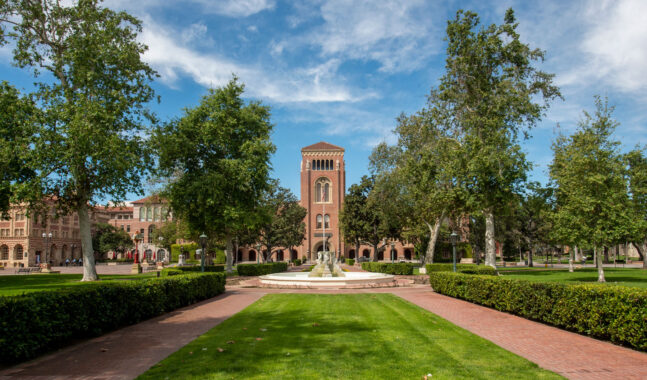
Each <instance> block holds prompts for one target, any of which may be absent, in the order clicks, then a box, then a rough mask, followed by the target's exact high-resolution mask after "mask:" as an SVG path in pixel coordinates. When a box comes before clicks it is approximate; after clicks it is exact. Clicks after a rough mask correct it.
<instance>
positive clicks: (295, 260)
mask: <svg viewBox="0 0 647 380" xmlns="http://www.w3.org/2000/svg"><path fill="white" fill-rule="evenodd" d="M292 263H293V264H294V265H295V266H297V267H298V266H299V265H301V260H300V259H294V260H292Z"/></svg>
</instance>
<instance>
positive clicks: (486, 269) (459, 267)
mask: <svg viewBox="0 0 647 380" xmlns="http://www.w3.org/2000/svg"><path fill="white" fill-rule="evenodd" d="M425 267H426V269H427V273H431V272H453V271H454V266H453V264H427V265H426V266H425ZM456 271H457V272H458V273H464V274H482V275H489V276H496V275H497V271H496V269H494V268H492V267H490V266H482V265H473V264H456Z"/></svg>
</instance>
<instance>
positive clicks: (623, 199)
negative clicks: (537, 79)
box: [550, 97, 631, 282]
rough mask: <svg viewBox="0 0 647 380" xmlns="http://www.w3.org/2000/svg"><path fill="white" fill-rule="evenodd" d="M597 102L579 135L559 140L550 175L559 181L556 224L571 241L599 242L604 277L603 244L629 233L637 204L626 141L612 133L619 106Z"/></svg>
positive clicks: (600, 278)
mask: <svg viewBox="0 0 647 380" xmlns="http://www.w3.org/2000/svg"><path fill="white" fill-rule="evenodd" d="M595 105H596V111H595V114H594V115H591V114H589V113H588V112H586V111H585V112H584V119H583V120H582V121H581V122H580V123H579V126H578V130H577V131H576V132H575V133H574V134H573V135H571V136H568V137H566V136H560V137H559V138H557V140H556V141H555V142H554V143H553V152H554V158H553V162H552V163H551V165H550V177H551V180H552V181H553V183H554V186H555V202H556V207H555V216H554V228H555V230H556V231H557V233H559V234H560V235H561V238H562V239H563V241H564V242H565V243H567V244H569V245H571V246H575V245H579V246H581V245H583V244H590V245H592V246H593V249H594V252H595V253H596V254H595V256H596V264H597V266H598V281H599V282H604V281H605V279H604V269H603V267H602V256H601V255H600V254H599V252H598V249H599V248H600V247H604V246H610V245H613V244H617V243H620V242H621V241H622V240H623V238H625V237H626V236H627V235H628V229H627V226H628V225H629V224H630V223H629V218H630V215H629V214H628V213H627V210H630V209H631V207H630V204H629V199H628V195H627V181H626V178H625V166H624V157H623V156H622V155H621V154H620V153H619V151H618V147H619V145H620V143H619V142H618V141H614V140H612V139H611V135H612V133H613V131H614V130H615V128H616V126H617V125H618V123H617V122H616V121H615V120H613V119H612V117H611V114H612V112H613V107H610V106H609V105H608V102H607V101H606V100H605V101H602V99H600V97H596V98H595Z"/></svg>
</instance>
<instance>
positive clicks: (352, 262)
mask: <svg viewBox="0 0 647 380" xmlns="http://www.w3.org/2000/svg"><path fill="white" fill-rule="evenodd" d="M346 265H355V259H346Z"/></svg>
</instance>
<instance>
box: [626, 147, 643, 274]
mask: <svg viewBox="0 0 647 380" xmlns="http://www.w3.org/2000/svg"><path fill="white" fill-rule="evenodd" d="M625 159H626V161H627V175H628V177H629V194H630V197H631V199H630V201H631V202H630V204H631V208H630V209H629V211H630V212H632V217H631V219H630V223H631V225H630V226H629V236H628V239H627V240H628V241H630V242H631V244H632V245H633V246H634V247H635V248H636V250H637V251H638V255H639V256H640V259H641V260H642V262H643V268H647V260H646V259H645V257H646V256H647V157H645V151H644V149H634V150H632V151H631V152H629V153H627V154H626V155H625Z"/></svg>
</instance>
